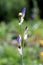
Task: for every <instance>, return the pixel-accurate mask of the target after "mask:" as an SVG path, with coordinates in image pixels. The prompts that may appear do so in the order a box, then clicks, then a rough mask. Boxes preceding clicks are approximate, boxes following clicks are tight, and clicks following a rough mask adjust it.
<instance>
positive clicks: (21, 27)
mask: <svg viewBox="0 0 43 65" xmlns="http://www.w3.org/2000/svg"><path fill="white" fill-rule="evenodd" d="M20 30H21V34H22V37H23V32H22V26H21V25H20ZM23 48H24V42H23V39H22V52H23ZM21 59H22V62H21V65H23V55H22V58H21Z"/></svg>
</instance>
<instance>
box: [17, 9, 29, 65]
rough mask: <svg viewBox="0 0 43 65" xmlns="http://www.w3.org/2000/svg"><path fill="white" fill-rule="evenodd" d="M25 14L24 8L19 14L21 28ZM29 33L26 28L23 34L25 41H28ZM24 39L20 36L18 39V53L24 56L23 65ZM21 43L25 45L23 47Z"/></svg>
mask: <svg viewBox="0 0 43 65" xmlns="http://www.w3.org/2000/svg"><path fill="white" fill-rule="evenodd" d="M25 13H26V8H23V10H22V11H21V12H20V13H19V17H20V21H19V25H20V28H21V27H22V26H21V25H22V23H23V21H24V17H25ZM27 31H28V27H27V26H26V28H25V31H24V34H22V36H23V38H24V40H26V39H27ZM21 32H22V30H21ZM23 38H22V37H21V35H20V34H19V35H18V37H17V42H18V52H19V54H20V55H21V56H22V65H23V48H24V42H23ZM21 43H23V45H21Z"/></svg>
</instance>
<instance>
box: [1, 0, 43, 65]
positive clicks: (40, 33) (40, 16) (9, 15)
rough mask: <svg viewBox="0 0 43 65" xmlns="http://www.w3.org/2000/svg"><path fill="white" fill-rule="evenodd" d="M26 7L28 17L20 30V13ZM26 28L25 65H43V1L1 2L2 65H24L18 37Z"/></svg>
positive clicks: (3, 0)
mask: <svg viewBox="0 0 43 65" xmlns="http://www.w3.org/2000/svg"><path fill="white" fill-rule="evenodd" d="M24 7H25V8H26V15H25V18H24V22H23V24H22V27H21V29H20V26H19V25H18V23H19V16H18V13H19V12H21V10H22V9H23V8H24ZM26 26H28V28H29V30H28V39H27V40H26V41H24V40H23V41H24V43H23V44H24V55H23V64H24V65H35V64H36V65H43V0H0V65H22V58H21V56H20V55H19V52H18V48H17V46H18V43H17V36H18V34H19V33H20V34H21V30H22V33H24V31H25V27H26ZM21 35H22V34H21Z"/></svg>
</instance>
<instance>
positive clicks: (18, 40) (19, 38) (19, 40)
mask: <svg viewBox="0 0 43 65" xmlns="http://www.w3.org/2000/svg"><path fill="white" fill-rule="evenodd" d="M17 42H18V43H20V42H21V36H20V35H18V37H17Z"/></svg>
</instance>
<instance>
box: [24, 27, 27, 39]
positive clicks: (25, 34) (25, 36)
mask: <svg viewBox="0 0 43 65" xmlns="http://www.w3.org/2000/svg"><path fill="white" fill-rule="evenodd" d="M27 37H28V27H27V26H26V28H25V32H24V40H26V39H27Z"/></svg>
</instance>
